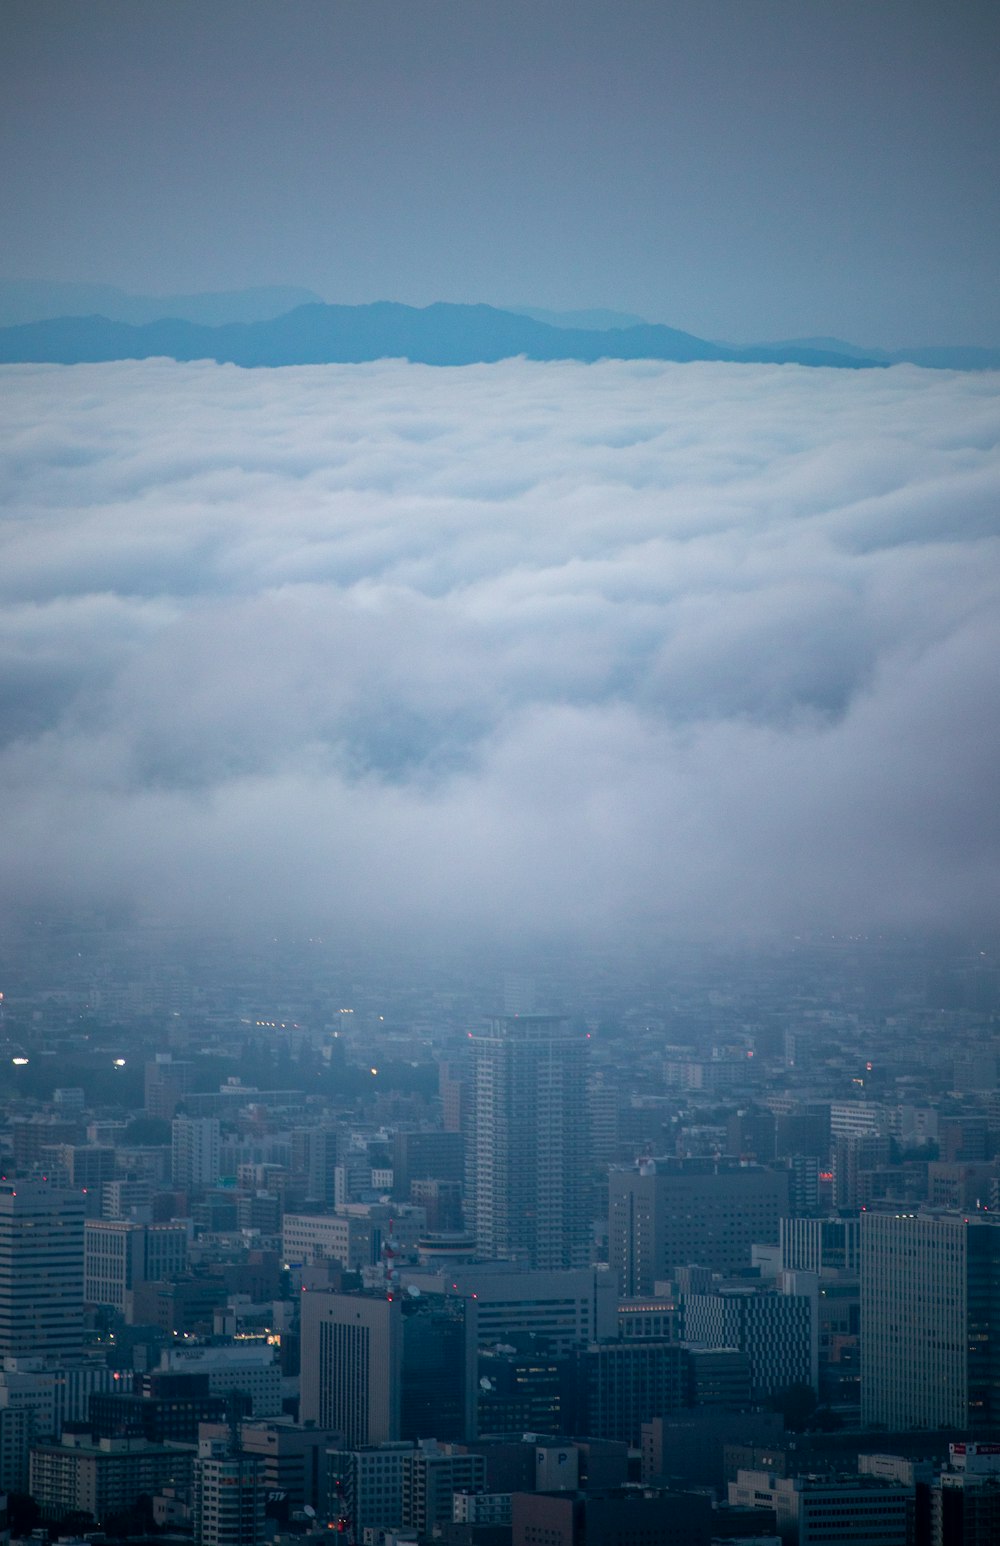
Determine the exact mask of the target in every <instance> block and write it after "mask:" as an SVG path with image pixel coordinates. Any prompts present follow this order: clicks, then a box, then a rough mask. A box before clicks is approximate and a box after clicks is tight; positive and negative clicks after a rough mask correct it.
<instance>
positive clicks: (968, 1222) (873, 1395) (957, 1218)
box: [861, 1213, 1000, 1434]
mask: <svg viewBox="0 0 1000 1546" xmlns="http://www.w3.org/2000/svg"><path fill="white" fill-rule="evenodd" d="M861 1333H862V1335H861V1417H862V1421H863V1422H865V1423H868V1424H871V1425H876V1424H878V1425H883V1426H885V1427H887V1428H892V1429H896V1430H899V1429H902V1428H934V1427H954V1428H959V1429H962V1428H969V1429H971V1430H972V1431H973V1432H974V1433H990V1434H992V1433H994V1432H995V1431H996V1429H997V1427H998V1425H1000V1219H996V1218H993V1217H990V1216H988V1215H983V1214H961V1213H940V1214H919V1213H918V1214H912V1213H911V1214H889V1213H881V1214H880V1213H865V1214H863V1215H862V1221H861Z"/></svg>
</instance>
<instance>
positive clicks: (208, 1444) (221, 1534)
mask: <svg viewBox="0 0 1000 1546" xmlns="http://www.w3.org/2000/svg"><path fill="white" fill-rule="evenodd" d="M192 1502H193V1504H194V1541H195V1546H259V1543H260V1542H261V1541H263V1539H264V1487H263V1483H262V1479H261V1466H260V1461H259V1460H257V1459H256V1458H255V1457H254V1456H252V1455H242V1454H236V1455H234V1454H232V1453H230V1451H229V1448H228V1444H227V1442H226V1441H225V1440H220V1439H217V1438H203V1439H201V1441H200V1442H199V1445H198V1458H197V1460H196V1461H195V1463H194V1478H193V1485H192Z"/></svg>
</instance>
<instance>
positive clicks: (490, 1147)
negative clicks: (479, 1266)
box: [468, 1015, 589, 1268]
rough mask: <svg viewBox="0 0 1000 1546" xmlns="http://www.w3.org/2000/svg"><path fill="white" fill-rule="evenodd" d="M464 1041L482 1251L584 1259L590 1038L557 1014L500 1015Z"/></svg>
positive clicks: (530, 1258) (539, 1261)
mask: <svg viewBox="0 0 1000 1546" xmlns="http://www.w3.org/2000/svg"><path fill="white" fill-rule="evenodd" d="M470 1045H471V1049H472V1059H473V1069H474V1076H473V1099H472V1119H471V1128H472V1131H471V1132H470V1134H469V1144H470V1148H469V1160H470V1165H469V1179H470V1197H469V1199H468V1201H469V1204H470V1211H471V1213H472V1218H473V1221H474V1227H475V1232H476V1245H477V1249H478V1251H479V1253H480V1255H482V1256H485V1257H489V1258H490V1259H492V1260H495V1261H521V1262H524V1263H526V1264H528V1265H530V1266H532V1267H542V1268H564V1267H581V1266H585V1265H586V1263H587V1261H588V1259H589V1244H588V1219H587V1205H586V1172H587V1163H588V1141H587V1089H586V1070H587V1047H588V1043H587V1039H586V1035H585V1034H584V1033H581V1032H578V1031H573V1030H571V1029H570V1028H569V1026H568V1025H567V1024H566V1022H565V1020H562V1019H560V1018H559V1017H558V1016H554V1015H499V1016H496V1017H494V1018H492V1019H490V1020H489V1021H488V1022H487V1024H486V1026H485V1028H484V1029H483V1030H482V1031H478V1032H475V1033H473V1034H472V1035H471V1038H470Z"/></svg>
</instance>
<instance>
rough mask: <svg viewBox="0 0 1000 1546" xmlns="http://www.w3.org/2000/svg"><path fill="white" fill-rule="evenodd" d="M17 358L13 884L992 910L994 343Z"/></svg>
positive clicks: (998, 722)
mask: <svg viewBox="0 0 1000 1546" xmlns="http://www.w3.org/2000/svg"><path fill="white" fill-rule="evenodd" d="M2 374H3V377H4V380H3V387H4V393H5V397H6V399H7V402H8V412H7V414H6V415H5V421H4V427H3V430H2V437H3V452H4V468H5V471H4V474H3V479H4V486H3V491H2V492H3V508H4V510H5V511H6V514H5V516H4V518H3V526H2V548H0V602H2V611H0V662H2V668H0V710H2V712H0V738H2V746H0V802H2V810H3V818H2V820H3V844H2V853H0V894H2V895H3V896H4V897H5V898H6V900H7V903H8V904H9V905H11V906H13V907H15V908H18V907H22V906H33V907H35V906H46V905H50V904H53V903H58V904H60V905H61V904H77V903H91V902H97V903H101V902H105V901H108V902H114V903H119V902H126V903H130V904H132V905H134V906H135V907H137V908H138V910H139V911H140V912H141V913H143V914H146V915H162V916H165V917H168V918H178V919H187V920H191V921H197V920H199V919H202V918H212V919H213V920H216V921H218V920H226V919H229V920H230V921H232V922H233V923H234V924H240V923H242V922H244V921H248V920H268V921H273V922H275V923H282V924H289V925H294V926H300V925H303V926H308V925H310V924H313V923H315V924H316V925H322V926H324V927H326V926H328V925H330V924H331V923H332V925H333V926H334V927H338V926H339V927H343V928H351V929H354V928H356V927H360V928H363V929H365V930H367V931H369V932H370V931H372V930H374V931H376V938H377V931H379V930H381V929H384V930H386V931H387V932H391V933H395V932H396V931H397V930H398V929H400V928H403V929H405V928H410V927H416V926H418V925H422V924H429V925H430V926H431V927H432V928H440V929H442V930H446V931H449V932H451V933H452V934H454V932H455V931H463V930H464V931H467V932H469V934H470V935H471V936H473V937H474V936H476V935H483V936H491V937H494V938H500V939H504V938H509V939H516V938H518V937H520V936H523V935H526V934H530V933H532V932H533V931H536V930H537V931H540V932H543V933H545V934H552V933H555V934H564V933H568V934H570V935H583V936H588V935H591V934H604V933H607V934H611V935H617V934H621V933H625V934H632V935H634V934H638V935H640V936H642V937H645V938H650V939H655V938H656V937H657V935H658V934H662V933H671V934H681V935H699V934H704V933H709V934H741V935H742V934H760V933H762V932H766V931H768V930H772V929H775V930H795V929H797V928H807V929H816V928H830V929H834V930H845V929H846V930H853V929H866V928H875V927H905V928H910V927H925V926H926V927H933V926H938V925H962V926H964V925H979V924H982V923H986V922H990V921H991V920H992V918H993V916H994V911H995V908H996V905H997V901H998V898H1000V884H998V875H1000V866H998V858H1000V832H998V818H997V799H996V793H997V788H998V782H1000V780H998V772H1000V755H998V753H1000V715H998V713H997V686H998V665H1000V621H998V619H1000V610H998V605H997V603H998V591H1000V536H998V526H1000V514H998V505H1000V501H998V494H1000V450H998V427H1000V380H998V378H997V377H995V376H985V375H980V376H973V375H967V376H960V375H949V374H944V373H936V372H935V373H932V372H922V371H918V370H916V369H911V368H900V369H894V370H890V371H865V372H847V371H844V372H838V371H821V370H815V371H809V370H801V369H796V368H792V367H760V368H757V367H753V368H751V367H739V366H736V367H734V366H725V365H687V366H672V365H645V364H640V365H635V364H620V363H609V364H605V365H599V366H578V365H572V364H558V365H528V364H525V363H524V362H518V361H514V362H510V363H508V364H504V365H497V366H486V367H476V368H469V369H463V370H451V371H438V370H434V369H428V368H422V367H415V366H409V365H405V364H400V363H396V362H388V363H382V364H378V365H371V366H358V367H324V368H316V369H296V370H281V371H271V372H268V371H257V372H241V371H239V370H236V369H232V368H228V367H222V368H220V367H218V366H214V365H207V364H205V365H175V364H172V363H167V362H149V363H144V364H121V365H109V366H94V367H82V366H81V367H75V368H72V369H62V368H58V367H16V368H7V369H5V370H4V371H3V372H2Z"/></svg>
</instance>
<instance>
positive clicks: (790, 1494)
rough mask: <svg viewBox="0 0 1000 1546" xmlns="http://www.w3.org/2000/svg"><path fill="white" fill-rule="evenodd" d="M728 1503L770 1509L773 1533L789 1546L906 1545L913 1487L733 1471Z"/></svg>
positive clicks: (871, 1478)
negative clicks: (773, 1525)
mask: <svg viewBox="0 0 1000 1546" xmlns="http://www.w3.org/2000/svg"><path fill="white" fill-rule="evenodd" d="M729 1502H730V1504H731V1505H733V1506H734V1507H738V1508H762V1509H773V1510H774V1513H775V1516H776V1519H777V1526H778V1534H779V1535H780V1536H781V1539H782V1541H784V1542H788V1543H794V1546H909V1543H910V1540H911V1536H910V1534H909V1529H910V1520H911V1517H912V1514H913V1504H914V1489H913V1487H911V1486H906V1485H904V1484H903V1483H900V1482H891V1481H883V1480H881V1479H879V1478H877V1477H874V1476H860V1475H859V1476H838V1477H821V1476H776V1475H775V1474H774V1473H773V1472H768V1471H738V1472H737V1473H736V1480H735V1481H734V1482H730V1483H729Z"/></svg>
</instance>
